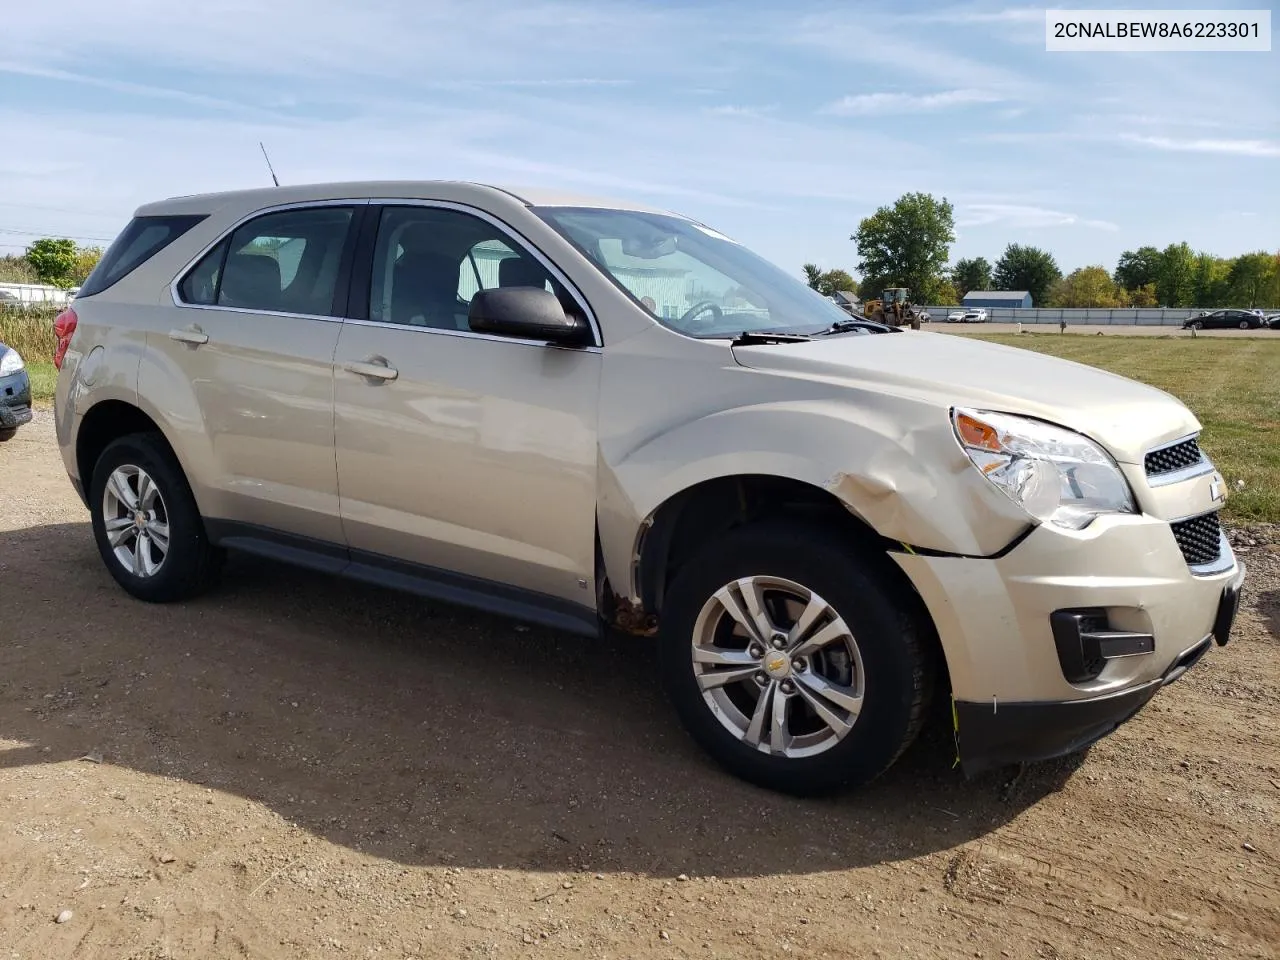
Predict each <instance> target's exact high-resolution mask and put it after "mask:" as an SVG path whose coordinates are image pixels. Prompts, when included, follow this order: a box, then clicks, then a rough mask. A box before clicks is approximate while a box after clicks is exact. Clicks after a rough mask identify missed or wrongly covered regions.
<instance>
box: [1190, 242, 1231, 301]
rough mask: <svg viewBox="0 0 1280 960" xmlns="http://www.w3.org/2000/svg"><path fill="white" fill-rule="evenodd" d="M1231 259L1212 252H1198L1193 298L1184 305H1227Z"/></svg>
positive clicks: (1192, 281) (1194, 266)
mask: <svg viewBox="0 0 1280 960" xmlns="http://www.w3.org/2000/svg"><path fill="white" fill-rule="evenodd" d="M1230 276H1231V261H1230V260H1227V259H1224V258H1223V257H1215V256H1214V255H1213V254H1211V253H1199V254H1196V257H1195V261H1194V263H1193V266H1192V273H1191V300H1190V302H1189V303H1187V304H1184V306H1192V307H1222V306H1226V303H1227V296H1228V293H1229V287H1230V284H1229V283H1228V280H1229V278H1230Z"/></svg>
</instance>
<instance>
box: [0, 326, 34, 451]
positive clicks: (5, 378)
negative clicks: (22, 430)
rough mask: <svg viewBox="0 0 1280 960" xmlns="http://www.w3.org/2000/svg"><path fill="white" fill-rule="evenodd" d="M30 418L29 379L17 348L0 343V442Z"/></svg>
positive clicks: (10, 435) (10, 436)
mask: <svg viewBox="0 0 1280 960" xmlns="http://www.w3.org/2000/svg"><path fill="white" fill-rule="evenodd" d="M30 420H31V381H30V380H29V379H28V378H27V366H26V364H24V363H23V362H22V357H21V356H20V355H19V354H18V351H17V350H14V349H13V348H12V347H8V346H5V345H4V344H3V343H0V443H3V442H4V441H5V440H9V439H11V438H12V437H13V435H14V434H15V433H16V432H17V431H18V428H19V427H20V426H22V425H23V424H24V423H27V422H29V421H30Z"/></svg>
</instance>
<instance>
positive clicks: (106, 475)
mask: <svg viewBox="0 0 1280 960" xmlns="http://www.w3.org/2000/svg"><path fill="white" fill-rule="evenodd" d="M89 509H90V512H91V515H92V519H93V535H94V539H95V540H96V541H97V543H98V552H99V553H100V554H101V555H102V561H103V563H105V564H106V565H107V569H108V570H109V571H110V572H111V575H112V576H113V577H114V578H115V580H116V582H117V583H118V584H120V586H122V587H123V588H124V589H125V590H126V591H127V592H128V593H130V594H132V595H133V596H135V597H137V598H138V599H139V600H146V601H148V602H151V603H167V602H170V601H174V600H185V599H187V598H189V597H194V596H196V595H198V594H200V593H203V592H204V591H205V590H206V589H208V588H209V587H210V586H212V585H213V583H214V582H215V581H216V579H217V576H218V573H219V571H220V569H221V565H222V551H221V550H219V549H218V548H217V547H215V546H214V545H213V544H212V543H210V542H209V537H208V534H207V533H206V532H205V529H204V522H203V520H201V518H200V511H199V509H198V508H197V507H196V502H195V497H193V496H192V494H191V487H190V486H189V485H188V484H187V479H186V477H185V476H184V475H183V473H182V468H181V467H180V466H179V465H178V461H177V459H176V458H175V457H174V455H173V453H172V451H171V450H170V449H169V445H168V444H167V443H166V442H165V440H164V438H163V437H162V436H161V435H160V434H156V433H142V434H132V435H129V436H125V437H121V438H120V439H118V440H115V441H113V442H112V443H110V444H108V446H107V448H106V449H105V450H103V451H102V455H101V456H100V457H99V458H98V462H97V464H96V465H95V466H94V470H93V481H92V483H91V484H90V488H89Z"/></svg>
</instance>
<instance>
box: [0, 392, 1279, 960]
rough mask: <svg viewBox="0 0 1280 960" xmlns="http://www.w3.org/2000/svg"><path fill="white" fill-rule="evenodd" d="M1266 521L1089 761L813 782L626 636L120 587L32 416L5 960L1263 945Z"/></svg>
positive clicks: (244, 573) (943, 952)
mask: <svg viewBox="0 0 1280 960" xmlns="http://www.w3.org/2000/svg"><path fill="white" fill-rule="evenodd" d="M1277 533H1278V531H1277V530H1276V529H1275V528H1255V529H1252V530H1250V531H1236V539H1237V541H1238V542H1239V543H1240V544H1241V547H1242V552H1243V554H1244V557H1245V559H1246V561H1247V562H1248V564H1249V566H1250V570H1251V572H1250V576H1249V579H1248V582H1247V586H1246V597H1245V605H1244V608H1243V611H1242V614H1241V619H1240V621H1239V623H1238V628H1237V634H1236V636H1235V638H1234V639H1233V640H1232V642H1231V643H1230V644H1229V645H1228V646H1227V647H1225V648H1223V649H1215V650H1214V651H1212V652H1211V653H1210V655H1209V656H1208V657H1207V658H1206V659H1205V661H1203V662H1202V663H1201V664H1200V665H1199V666H1197V667H1196V668H1195V669H1194V670H1193V671H1191V673H1189V674H1188V675H1187V676H1186V677H1184V678H1183V679H1182V680H1180V681H1179V682H1178V683H1176V684H1174V685H1173V686H1171V687H1169V688H1168V689H1167V690H1165V691H1163V692H1162V693H1161V694H1160V695H1159V696H1158V697H1157V698H1156V699H1155V700H1154V701H1153V702H1152V703H1151V704H1150V705H1149V707H1148V708H1147V709H1146V710H1145V711H1144V712H1143V713H1142V714H1140V715H1139V717H1138V718H1137V719H1135V720H1133V721H1132V722H1131V723H1130V724H1128V725H1127V726H1125V727H1123V728H1122V729H1121V730H1120V731H1118V732H1117V733H1116V734H1115V735H1113V736H1112V737H1110V738H1108V739H1106V740H1104V741H1102V742H1101V743H1099V744H1098V745H1096V746H1095V747H1094V748H1093V750H1092V751H1091V752H1090V753H1089V754H1088V755H1087V756H1076V757H1073V758H1070V759H1068V760H1064V761H1060V762H1055V763H1050V764H1043V765H1038V766H1031V767H1027V768H1025V769H1024V770H1023V771H1022V772H1021V773H1020V774H1017V773H1016V771H1012V770H1011V771H1006V772H1003V773H1000V774H998V775H995V774H993V775H990V776H986V777H983V778H979V779H977V780H973V781H965V780H964V779H963V778H962V777H961V775H960V774H959V773H957V772H955V771H953V770H952V769H951V768H950V753H949V750H948V735H947V732H946V730H945V727H944V726H943V725H942V724H936V725H935V726H934V727H933V728H932V729H931V730H930V731H929V732H928V734H927V736H926V737H925V738H924V739H923V740H922V742H920V743H918V744H917V745H916V746H915V747H914V748H913V749H912V750H911V751H910V752H909V753H908V754H907V755H906V756H905V757H904V758H903V760H902V761H900V763H899V764H898V766H897V767H896V768H894V769H893V770H892V771H890V773H889V774H888V775H886V776H885V777H884V778H883V779H882V780H880V781H878V782H877V783H876V784H874V785H873V786H872V787H871V788H869V789H867V790H865V791H863V792H861V793H859V794H854V795H849V796H845V797H842V798H837V799H828V800H823V801H799V800H795V799H791V798H786V797H782V796H775V795H772V794H769V793H766V792H764V791H761V790H757V789H755V788H753V787H750V786H747V785H745V784H743V783H740V782H738V781H736V780H733V779H731V778H730V777H728V776H726V775H724V774H722V773H720V772H719V771H718V770H717V769H715V768H713V767H712V766H711V765H710V764H709V763H708V761H706V760H705V759H704V758H703V756H702V755H701V754H700V753H699V752H698V751H697V750H696V749H695V748H694V747H693V746H692V744H691V743H690V741H689V740H688V739H687V738H686V737H685V735H684V734H683V733H682V731H681V730H680V729H679V728H678V727H677V725H676V722H675V720H674V718H673V715H672V712H671V711H670V710H668V708H667V706H666V704H665V702H664V701H663V699H662V697H661V695H660V692H659V690H658V684H657V679H656V670H655V666H654V662H653V657H652V656H651V654H650V652H649V650H648V649H647V648H646V646H645V644H644V642H643V641H636V640H623V639H619V640H610V641H607V642H601V643H595V644H593V643H590V642H584V641H582V640H578V639H573V638H567V637H562V636H558V635H555V634H554V633H551V632H549V631H544V630H540V629H536V628H535V629H526V628H522V627H519V626H515V625H513V624H511V623H508V622H505V621H501V620H498V619H494V618H491V617H486V616H481V615H477V614H472V613H467V612H463V611H458V610H454V609H450V608H446V607H444V606H437V605H433V604H428V603H425V602H422V601H419V600H416V599H412V598H405V597H401V596H398V595H395V594H391V593H386V592H382V591H380V590H378V589H375V588H372V587H365V586H362V585H356V584H349V583H344V582H340V581H336V580H332V579H327V578H325V577H323V576H320V575H315V574H308V573H301V572H297V571H293V570H289V569H285V568H280V567H276V566H274V565H271V564H268V563H263V562H259V561H253V560H249V559H239V560H235V561H233V563H232V564H231V566H230V567H229V569H228V576H227V578H226V582H225V584H224V585H223V587H222V588H221V589H220V590H219V591H218V592H217V593H215V594H212V595H210V596H208V597H206V598H204V599H202V600H200V601H199V602H195V603H190V604H186V605H179V606H164V607H153V606H147V605H144V604H141V603H138V602H135V601H132V600H130V599H129V598H127V597H126V595H125V594H124V593H122V592H121V591H120V590H119V589H118V588H117V587H116V586H115V584H114V583H113V582H112V581H111V580H110V578H109V576H108V574H107V573H106V571H105V569H104V568H103V566H102V564H101V562H100V560H99V558H98V556H97V553H96V551H95V549H94V546H93V543H92V540H91V535H90V531H89V525H88V523H87V514H86V512H85V510H84V508H83V507H82V506H81V505H80V503H79V501H78V500H77V499H76V498H75V496H74V494H73V493H72V491H71V488H70V486H69V484H68V483H67V480H66V477H65V475H64V474H63V471H62V467H61V463H60V461H59V459H58V456H57V451H56V448H55V446H54V442H53V431H52V426H51V423H50V421H49V417H48V415H47V414H41V415H40V419H39V421H38V422H37V423H36V424H35V425H33V426H31V427H29V428H25V429H23V430H21V431H19V433H18V436H17V438H16V439H14V440H13V441H12V442H10V443H7V444H4V445H3V446H2V447H0V960H10V958H12V960H18V958H22V960H26V958H32V960H59V958H70V957H76V958H96V957H102V958H113V960H114V958H139V960H141V958H148V960H150V958H163V957H175V958H176V957H181V958H200V960H218V958H224V957H254V958H268V960H273V958H285V957H308V958H310V957H322V958H323V957H372V956H376V957H389V958H405V957H472V956H475V957H497V958H507V957H553V956H554V957H560V956H568V957H612V958H633V957H634V958H667V957H679V958H684V957H694V958H702V957H726V958H727V957H732V958H755V957H813V958H818V957H1012V958H1033V957H1035V958H1064V960H1065V958H1085V957H1124V958H1128V957H1141V958H1143V960H1148V958H1165V957H1169V958H1172V957H1179V958H1181V957H1224V958H1227V957H1230V958H1245V957H1275V956H1277V955H1278V952H1280V543H1277V541H1280V536H1278V535H1277ZM1262 541H1269V542H1265V543H1264V542H1262ZM1251 542H1252V544H1253V545H1250V543H1251ZM64 911H69V912H70V916H69V917H68V916H67V915H66V914H65V913H64ZM60 915H62V918H63V922H61V923H59V922H58V920H57V918H58V917H59V916H60Z"/></svg>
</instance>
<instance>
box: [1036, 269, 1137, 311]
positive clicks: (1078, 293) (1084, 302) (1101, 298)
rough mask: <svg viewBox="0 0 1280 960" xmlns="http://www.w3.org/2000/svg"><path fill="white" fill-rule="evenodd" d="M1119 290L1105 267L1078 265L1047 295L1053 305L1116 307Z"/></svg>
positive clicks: (1118, 303) (1118, 302) (1118, 300)
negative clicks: (1077, 267)
mask: <svg viewBox="0 0 1280 960" xmlns="http://www.w3.org/2000/svg"><path fill="white" fill-rule="evenodd" d="M1118 294H1119V291H1118V290H1117V288H1116V285H1115V281H1113V280H1112V279H1111V274H1109V273H1107V268H1106V267H1102V266H1095V267H1080V268H1079V269H1078V270H1073V271H1071V273H1069V274H1067V275H1066V276H1065V277H1063V278H1062V279H1061V280H1059V281H1058V282H1057V283H1055V284H1054V285H1053V288H1052V290H1051V292H1050V295H1049V303H1050V306H1054V307H1116V306H1119V305H1120V298H1119V296H1118Z"/></svg>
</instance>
